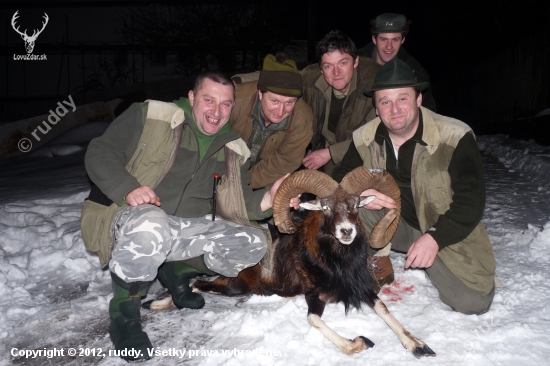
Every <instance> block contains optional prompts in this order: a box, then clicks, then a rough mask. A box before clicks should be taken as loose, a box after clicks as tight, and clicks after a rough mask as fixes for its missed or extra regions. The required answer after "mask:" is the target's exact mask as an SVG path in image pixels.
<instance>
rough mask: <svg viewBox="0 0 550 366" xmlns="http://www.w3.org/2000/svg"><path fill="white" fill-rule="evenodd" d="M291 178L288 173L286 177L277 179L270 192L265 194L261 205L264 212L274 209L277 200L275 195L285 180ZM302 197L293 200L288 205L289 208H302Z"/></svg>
mask: <svg viewBox="0 0 550 366" xmlns="http://www.w3.org/2000/svg"><path fill="white" fill-rule="evenodd" d="M289 176H290V173H286V174H285V175H284V176H282V177H281V178H279V179H277V181H276V182H275V183H273V185H272V186H271V189H270V190H269V191H267V192H265V195H264V199H263V200H262V204H261V208H262V211H267V210H269V209H270V208H271V207H273V200H274V199H275V194H276V193H277V190H278V189H279V186H280V185H281V183H283V180H285V179H286V178H287V177H289ZM300 196H301V195H298V196H296V197H293V198H291V199H290V202H289V203H288V205H289V207H293V208H294V209H295V210H297V209H298V208H300V206H299V203H300Z"/></svg>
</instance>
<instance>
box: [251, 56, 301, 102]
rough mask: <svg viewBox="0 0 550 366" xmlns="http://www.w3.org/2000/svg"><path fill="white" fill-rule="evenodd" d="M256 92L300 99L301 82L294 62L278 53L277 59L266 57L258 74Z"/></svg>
mask: <svg viewBox="0 0 550 366" xmlns="http://www.w3.org/2000/svg"><path fill="white" fill-rule="evenodd" d="M258 90H261V91H270V92H272V93H275V94H280V95H284V96H286V97H300V96H301V95H302V90H303V82H302V75H300V73H299V72H298V68H297V67H296V62H294V61H293V60H289V59H287V58H286V55H285V54H279V53H278V54H277V57H275V56H273V55H271V54H269V55H267V56H266V57H265V59H264V65H263V69H262V71H261V72H260V79H259V80H258Z"/></svg>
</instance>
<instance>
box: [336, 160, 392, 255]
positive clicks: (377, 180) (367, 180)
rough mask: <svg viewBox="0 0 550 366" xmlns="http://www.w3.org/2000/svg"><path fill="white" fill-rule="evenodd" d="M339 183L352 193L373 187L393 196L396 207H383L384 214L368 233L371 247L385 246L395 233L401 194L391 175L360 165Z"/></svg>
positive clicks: (359, 192)
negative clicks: (390, 208)
mask: <svg viewBox="0 0 550 366" xmlns="http://www.w3.org/2000/svg"><path fill="white" fill-rule="evenodd" d="M340 185H341V186H342V188H344V189H345V190H346V191H348V192H349V193H352V194H361V192H363V191H364V190H366V189H369V188H373V189H376V190H377V191H378V192H380V193H382V194H385V195H386V196H389V197H391V198H393V200H394V201H395V205H396V208H395V209H392V210H388V209H384V212H385V213H386V214H385V215H384V217H383V218H382V219H381V220H380V221H378V223H377V224H376V225H375V226H374V228H373V229H372V232H371V234H370V246H371V247H373V248H377V249H378V248H382V247H385V246H386V245H387V244H388V243H389V242H390V240H391V238H392V237H393V234H395V230H397V224H398V223H399V217H400V216H401V194H400V191H399V187H398V186H397V183H395V180H394V179H393V177H392V176H391V175H390V173H388V172H387V171H385V170H378V169H374V170H369V169H367V168H365V167H363V166H362V167H358V168H355V169H354V170H352V171H351V172H349V173H348V174H346V176H345V177H344V179H342V183H340Z"/></svg>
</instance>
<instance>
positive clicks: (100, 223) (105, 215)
mask: <svg viewBox="0 0 550 366" xmlns="http://www.w3.org/2000/svg"><path fill="white" fill-rule="evenodd" d="M120 210H121V207H118V206H117V205H116V204H114V203H113V204H112V205H111V206H104V205H101V204H99V203H96V202H93V201H90V200H86V201H84V206H83V208H82V215H81V217H80V228H81V230H82V239H83V240H84V245H85V246H86V249H88V250H89V251H91V252H95V253H98V254H99V260H100V262H101V267H104V266H106V265H107V263H108V261H109V257H110V255H111V242H112V237H111V232H110V228H111V223H112V221H113V220H114V218H115V216H116V214H117V213H118V212H119V211H120Z"/></svg>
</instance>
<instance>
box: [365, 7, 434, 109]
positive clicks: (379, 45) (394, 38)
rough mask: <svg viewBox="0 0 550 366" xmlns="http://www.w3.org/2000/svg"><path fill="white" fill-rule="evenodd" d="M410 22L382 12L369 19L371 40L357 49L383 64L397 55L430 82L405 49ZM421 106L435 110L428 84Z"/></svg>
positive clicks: (425, 73) (422, 69) (415, 72)
mask: <svg viewBox="0 0 550 366" xmlns="http://www.w3.org/2000/svg"><path fill="white" fill-rule="evenodd" d="M411 23H412V22H411V21H410V20H407V18H406V17H405V16H404V15H402V14H395V13H384V14H380V15H379V16H377V17H376V19H371V21H370V24H371V29H370V31H371V34H372V42H371V43H369V44H368V45H366V46H365V47H363V48H360V49H359V50H357V53H358V54H359V55H360V56H365V57H369V58H372V59H373V60H375V61H376V62H377V63H378V64H380V65H384V64H386V63H387V62H389V61H390V60H392V59H394V58H395V57H397V58H398V59H401V60H403V61H405V62H406V63H407V65H409V66H410V67H411V69H412V70H413V72H414V74H415V75H416V78H417V79H418V80H420V81H424V82H428V83H429V82H430V77H429V76H428V73H427V72H426V70H424V68H423V67H422V66H421V65H420V63H419V62H418V61H417V60H416V59H415V58H414V57H412V56H411V55H409V54H408V53H407V51H405V48H404V47H403V43H404V42H405V37H407V35H408V34H409V26H410V24H411ZM422 94H423V95H422V106H423V107H426V108H428V109H431V110H432V111H434V112H436V105H435V100H434V98H433V95H432V90H431V87H430V85H428V86H427V87H426V88H425V90H424V91H423V92H422Z"/></svg>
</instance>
